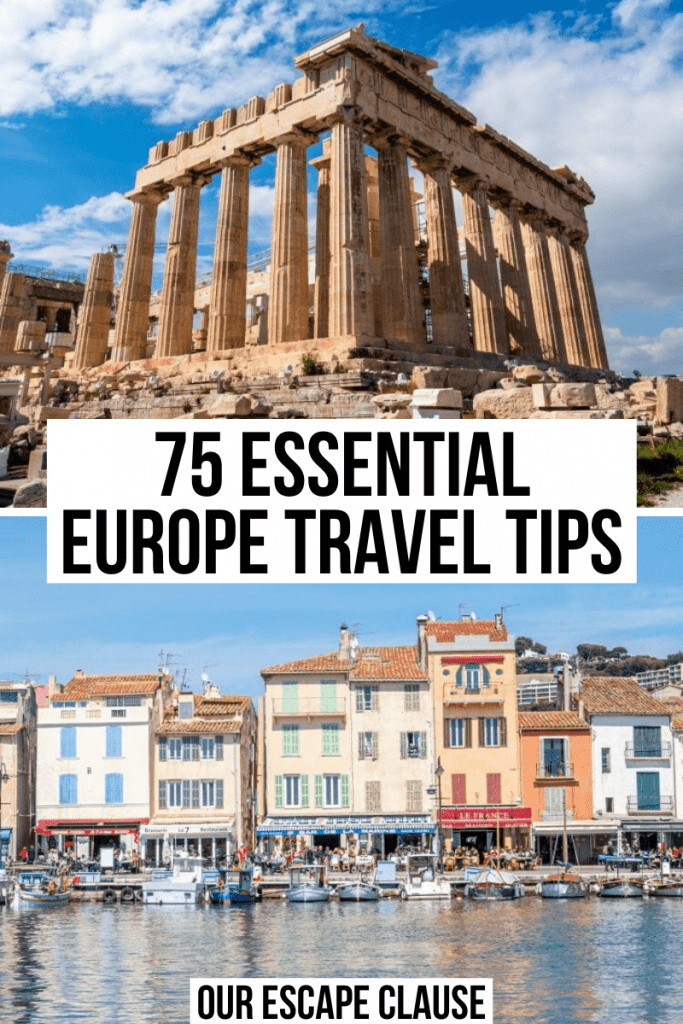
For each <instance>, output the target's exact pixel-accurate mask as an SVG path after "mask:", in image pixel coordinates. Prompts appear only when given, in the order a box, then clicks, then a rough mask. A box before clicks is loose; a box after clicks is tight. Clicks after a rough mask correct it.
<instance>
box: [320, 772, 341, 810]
mask: <svg viewBox="0 0 683 1024" xmlns="http://www.w3.org/2000/svg"><path fill="white" fill-rule="evenodd" d="M323 799H324V804H325V807H339V776H338V775H323Z"/></svg>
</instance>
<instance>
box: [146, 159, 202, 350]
mask: <svg viewBox="0 0 683 1024" xmlns="http://www.w3.org/2000/svg"><path fill="white" fill-rule="evenodd" d="M171 184H172V185H173V188H174V193H173V211H172V213H171V227H170V229H169V232H168V247H167V250H166V265H165V267H164V283H163V286H162V289H161V301H160V305H159V337H158V339H157V347H156V352H155V358H156V359H164V358H166V357H167V356H185V355H189V354H190V352H191V351H192V321H193V318H194V292H195V285H196V276H197V234H198V230H199V194H200V191H201V187H202V185H203V184H204V178H202V177H200V176H197V175H195V174H184V175H182V176H181V177H180V178H176V179H175V181H173V182H171Z"/></svg>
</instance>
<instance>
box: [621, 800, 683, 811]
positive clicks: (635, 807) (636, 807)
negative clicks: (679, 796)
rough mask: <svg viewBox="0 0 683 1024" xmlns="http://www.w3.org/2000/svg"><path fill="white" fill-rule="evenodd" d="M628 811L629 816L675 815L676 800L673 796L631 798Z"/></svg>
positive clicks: (627, 803) (627, 805) (628, 802)
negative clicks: (655, 813) (654, 813)
mask: <svg viewBox="0 0 683 1024" xmlns="http://www.w3.org/2000/svg"><path fill="white" fill-rule="evenodd" d="M626 809H627V811H628V813H629V814H652V813H653V812H655V811H656V812H657V813H658V814H673V809H674V798H673V797H672V796H660V797H649V798H643V797H640V798H639V797H637V796H629V797H628V798H627V801H626Z"/></svg>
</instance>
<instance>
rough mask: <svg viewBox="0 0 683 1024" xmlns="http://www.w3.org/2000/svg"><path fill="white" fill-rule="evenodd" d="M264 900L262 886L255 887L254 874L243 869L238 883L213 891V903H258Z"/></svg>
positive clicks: (249, 869) (247, 869) (249, 870)
mask: <svg viewBox="0 0 683 1024" xmlns="http://www.w3.org/2000/svg"><path fill="white" fill-rule="evenodd" d="M262 898H263V893H262V891H261V886H260V885H254V872H253V871H252V869H251V868H242V870H241V871H240V873H239V879H238V881H237V882H234V883H232V884H228V885H227V886H226V887H224V888H220V887H219V888H218V889H213V890H212V891H211V902H212V903H231V904H232V903H256V902H258V901H259V900H261V899H262Z"/></svg>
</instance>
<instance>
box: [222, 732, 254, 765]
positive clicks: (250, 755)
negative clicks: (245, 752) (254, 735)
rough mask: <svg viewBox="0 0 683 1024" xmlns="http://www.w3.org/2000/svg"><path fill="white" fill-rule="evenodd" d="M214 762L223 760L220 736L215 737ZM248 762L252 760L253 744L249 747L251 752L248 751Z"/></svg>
mask: <svg viewBox="0 0 683 1024" xmlns="http://www.w3.org/2000/svg"><path fill="white" fill-rule="evenodd" d="M216 760H217V761H222V760H223V737H222V736H216ZM249 760H250V761H253V760H254V750H253V744H252V745H251V750H250V753H249Z"/></svg>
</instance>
